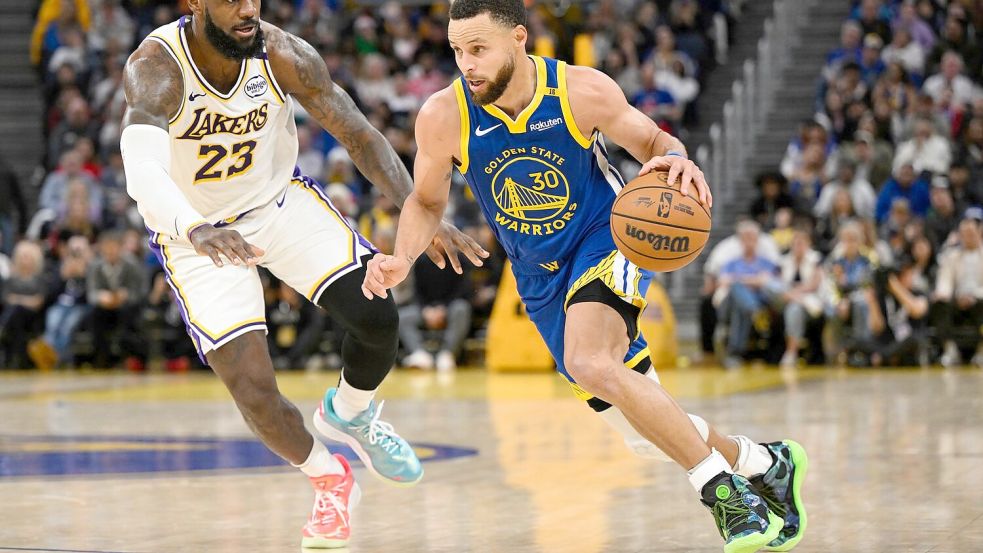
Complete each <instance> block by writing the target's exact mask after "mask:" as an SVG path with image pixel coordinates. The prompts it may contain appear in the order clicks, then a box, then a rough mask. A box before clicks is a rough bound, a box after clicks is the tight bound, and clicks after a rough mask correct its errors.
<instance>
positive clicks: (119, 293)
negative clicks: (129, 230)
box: [86, 231, 147, 372]
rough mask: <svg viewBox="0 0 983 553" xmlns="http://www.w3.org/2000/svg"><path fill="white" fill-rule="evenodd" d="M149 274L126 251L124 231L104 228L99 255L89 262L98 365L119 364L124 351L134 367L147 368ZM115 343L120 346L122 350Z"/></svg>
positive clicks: (87, 284)
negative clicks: (144, 319)
mask: <svg viewBox="0 0 983 553" xmlns="http://www.w3.org/2000/svg"><path fill="white" fill-rule="evenodd" d="M145 278H146V276H145V274H144V269H143V267H142V266H141V265H140V264H139V263H138V262H137V261H136V260H135V259H133V258H132V257H131V256H129V255H125V254H124V252H123V243H122V237H121V235H120V233H118V232H116V231H107V232H104V233H103V234H102V235H101V236H100V237H99V257H97V258H96V259H95V260H93V261H92V263H90V264H89V273H88V275H87V277H86V288H87V297H86V299H87V301H88V303H89V304H90V305H91V306H92V309H93V314H92V324H93V328H92V332H93V336H94V340H95V344H94V347H95V352H94V353H95V363H96V365H97V366H98V367H112V366H115V365H116V364H117V363H118V362H119V355H122V356H124V357H126V365H127V368H128V369H130V370H131V371H135V372H140V371H142V370H143V369H144V367H145V363H146V355H147V351H146V347H145V342H144V339H143V337H142V336H141V335H140V330H139V326H140V310H141V306H142V305H143V303H144V301H145V296H146V283H145ZM114 344H116V345H118V346H119V351H118V352H117V351H114V348H113V345H114Z"/></svg>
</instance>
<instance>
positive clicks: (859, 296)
mask: <svg viewBox="0 0 983 553" xmlns="http://www.w3.org/2000/svg"><path fill="white" fill-rule="evenodd" d="M863 239H864V231H863V227H862V226H861V225H860V223H857V222H849V223H846V224H844V225H843V226H841V227H840V231H839V236H838V241H837V244H836V245H835V246H834V248H833V251H832V252H831V253H830V256H829V259H828V260H827V263H826V271H825V272H826V276H825V282H827V283H828V286H829V292H828V293H827V295H828V298H829V299H828V303H827V306H826V311H827V313H826V314H827V318H828V320H829V321H831V322H832V328H833V333H834V335H835V336H837V337H838V340H837V342H838V343H842V341H843V339H844V338H845V337H846V335H847V333H846V327H847V325H849V326H850V328H851V329H852V332H851V333H850V335H852V337H853V338H855V339H857V340H860V341H862V340H866V339H867V338H868V337H869V336H870V326H869V321H868V317H869V314H870V304H869V300H870V295H869V294H868V290H869V288H870V285H871V282H872V279H873V274H874V269H875V268H876V267H877V265H876V263H875V261H874V260H873V259H872V258H871V256H870V254H869V253H868V251H866V250H865V249H862V247H863Z"/></svg>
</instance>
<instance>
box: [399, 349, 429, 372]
mask: <svg viewBox="0 0 983 553" xmlns="http://www.w3.org/2000/svg"><path fill="white" fill-rule="evenodd" d="M403 365H404V366H407V367H416V368H418V369H428V370H429V369H432V368H433V355H430V352H428V351H424V350H422V349H418V350H416V351H414V352H413V353H411V354H409V355H407V356H406V357H404V358H403Z"/></svg>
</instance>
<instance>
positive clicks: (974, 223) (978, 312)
mask: <svg viewBox="0 0 983 553" xmlns="http://www.w3.org/2000/svg"><path fill="white" fill-rule="evenodd" d="M981 221H983V210H981V209H980V208H971V209H970V210H968V211H967V213H966V216H964V217H963V219H962V221H961V222H960V223H959V245H957V246H955V247H953V248H950V249H948V250H947V251H945V252H943V253H942V256H941V259H940V261H939V273H938V278H937V280H936V284H935V294H934V299H935V301H936V305H935V325H936V328H937V334H938V336H940V337H941V338H942V340H943V342H944V348H945V349H944V352H943V354H942V360H941V362H942V364H943V365H944V366H947V367H950V366H954V365H958V364H960V363H961V362H962V355H961V353H960V349H967V350H969V351H971V352H973V353H974V354H975V355H974V357H973V360H972V362H973V364H975V365H977V366H979V367H983V351H981V350H980V347H979V345H980V332H981V328H983V244H981V242H983V237H981V232H983V223H981ZM957 329H960V330H962V332H960V333H959V335H960V337H964V338H963V339H962V340H960V341H961V342H962V344H958V343H957V340H956V339H955V336H956V332H955V331H956V330H957ZM960 345H961V346H962V348H960Z"/></svg>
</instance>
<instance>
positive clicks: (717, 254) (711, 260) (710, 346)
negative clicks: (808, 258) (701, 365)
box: [700, 219, 781, 357]
mask: <svg viewBox="0 0 983 553" xmlns="http://www.w3.org/2000/svg"><path fill="white" fill-rule="evenodd" d="M747 223H750V226H749V225H747ZM737 227H738V228H745V229H746V230H745V232H750V228H751V227H754V228H755V229H757V230H758V243H757V246H756V249H755V253H756V255H758V256H761V257H764V258H765V259H767V260H769V261H771V262H772V263H774V264H775V265H776V266H777V264H778V262H779V260H780V259H781V252H779V250H778V246H777V245H776V244H775V240H774V239H773V238H772V237H771V236H770V235H768V234H765V233H761V232H760V230H759V227H757V225H756V223H754V222H753V221H750V220H746V219H744V220H741V221H739V222H738V224H737ZM741 253H742V245H741V238H740V236H739V234H738V233H737V232H736V231H735V233H734V234H732V235H730V236H728V237H727V238H724V239H723V240H721V241H720V242H718V243H717V245H716V246H714V247H713V249H712V250H710V254H709V255H708V256H707V260H706V263H704V264H703V291H702V292H701V300H700V343H701V349H702V354H703V355H704V357H710V356H713V354H714V343H713V335H714V331H715V329H716V328H717V322H718V317H717V306H719V305H720V304H721V302H722V301H723V298H724V296H725V295H726V292H727V291H726V290H725V289H724V288H722V287H721V285H720V271H721V269H722V268H723V266H724V265H726V264H727V263H730V262H731V261H732V260H734V259H736V258H738V257H740V256H741Z"/></svg>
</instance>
